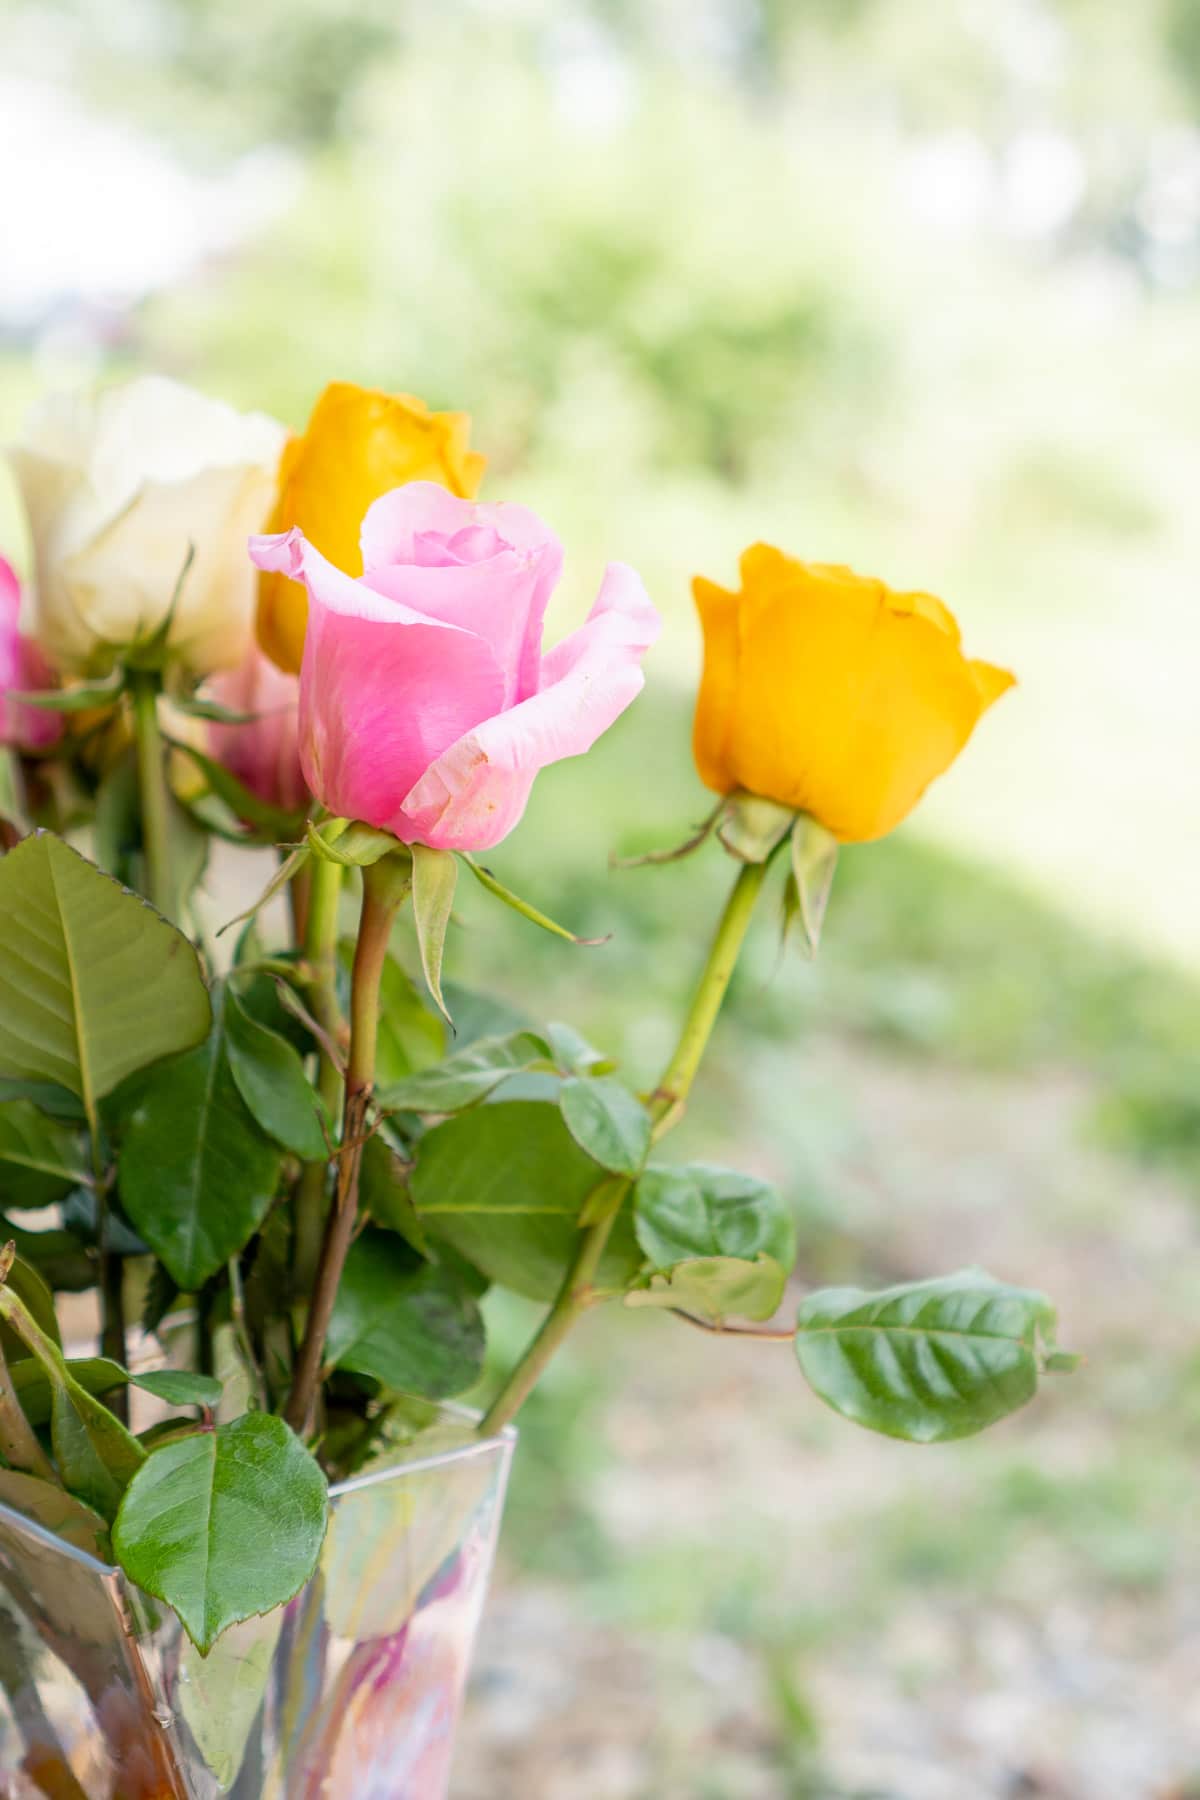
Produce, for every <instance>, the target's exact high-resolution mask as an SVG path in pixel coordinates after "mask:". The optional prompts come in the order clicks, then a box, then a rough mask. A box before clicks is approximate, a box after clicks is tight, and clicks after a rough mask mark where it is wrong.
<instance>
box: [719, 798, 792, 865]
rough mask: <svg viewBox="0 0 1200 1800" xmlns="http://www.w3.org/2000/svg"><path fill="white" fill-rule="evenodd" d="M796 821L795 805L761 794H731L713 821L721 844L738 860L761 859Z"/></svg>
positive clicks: (766, 858)
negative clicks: (765, 798)
mask: <svg viewBox="0 0 1200 1800" xmlns="http://www.w3.org/2000/svg"><path fill="white" fill-rule="evenodd" d="M795 821H796V809H795V807H792V806H781V805H780V804H779V802H778V801H777V800H764V799H763V797H762V795H761V794H747V793H742V792H740V791H739V792H738V793H736V794H731V795H730V796H729V799H728V800H727V802H726V804H725V807H724V809H723V811H722V812H721V815H720V817H719V819H718V822H717V836H718V838H719V839H720V841H721V844H722V847H723V848H724V849H726V850H728V852H729V854H730V856H736V857H737V859H738V861H739V862H747V863H765V862H767V861H768V859H769V858H770V857H771V855H772V853H773V852H774V851H775V850H776V849H777V848H778V846H779V845H780V844H781V843H782V842H783V840H784V838H785V837H786V836H787V834H788V832H789V831H790V830H791V829H792V826H793V825H794V823H795Z"/></svg>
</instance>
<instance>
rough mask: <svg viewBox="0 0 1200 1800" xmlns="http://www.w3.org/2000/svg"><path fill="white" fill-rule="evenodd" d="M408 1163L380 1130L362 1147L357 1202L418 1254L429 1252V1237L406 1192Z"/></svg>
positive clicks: (409, 1195)
mask: <svg viewBox="0 0 1200 1800" xmlns="http://www.w3.org/2000/svg"><path fill="white" fill-rule="evenodd" d="M407 1177H408V1164H407V1163H406V1162H405V1160H404V1158H403V1157H402V1156H401V1155H400V1154H399V1152H398V1151H396V1150H394V1149H393V1148H392V1146H391V1144H390V1143H388V1141H387V1139H386V1138H385V1137H384V1135H383V1132H382V1131H377V1132H376V1133H375V1134H374V1136H373V1137H370V1138H368V1139H367V1142H366V1143H365V1144H364V1146H363V1156H362V1167H361V1169H360V1171H359V1178H358V1198H359V1204H360V1205H361V1206H362V1208H363V1210H364V1211H365V1212H368V1213H370V1215H371V1217H372V1218H373V1219H374V1220H375V1222H376V1224H377V1225H384V1226H386V1227H387V1229H388V1230H389V1231H395V1232H397V1233H398V1234H399V1236H400V1237H402V1238H403V1239H404V1241H405V1243H407V1244H411V1245H412V1247H413V1249H414V1250H415V1251H416V1252H417V1254H418V1255H419V1256H426V1257H427V1256H428V1255H429V1240H428V1238H427V1237H426V1235H425V1228H424V1226H423V1225H422V1224H421V1220H420V1217H419V1216H418V1213H417V1209H416V1207H415V1206H414V1205H413V1201H412V1195H411V1194H410V1193H409V1191H408V1179H407Z"/></svg>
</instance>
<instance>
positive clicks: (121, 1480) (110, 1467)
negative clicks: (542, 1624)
mask: <svg viewBox="0 0 1200 1800" xmlns="http://www.w3.org/2000/svg"><path fill="white" fill-rule="evenodd" d="M63 1367H64V1369H65V1368H66V1365H65V1363H64V1365H63ZM50 1443H51V1445H52V1447H53V1450H54V1460H55V1462H56V1463H57V1464H58V1469H59V1473H60V1475H61V1476H62V1478H63V1481H64V1482H65V1483H66V1485H67V1487H69V1488H70V1490H71V1492H72V1493H73V1494H75V1495H77V1496H78V1498H79V1499H80V1500H83V1501H84V1502H86V1504H87V1505H88V1506H91V1507H94V1508H95V1510H96V1511H97V1512H98V1513H100V1514H101V1516H102V1517H103V1518H105V1519H111V1518H112V1516H113V1514H114V1512H115V1511H116V1508H117V1505H118V1503H119V1501H120V1498H121V1495H122V1494H123V1493H124V1491H125V1489H126V1487H127V1486H128V1485H129V1482H130V1481H131V1480H132V1479H133V1476H134V1475H135V1474H136V1473H137V1471H138V1469H139V1468H140V1467H141V1465H142V1462H143V1461H144V1459H145V1454H146V1453H145V1451H144V1450H143V1449H142V1447H141V1445H140V1444H139V1443H138V1441H137V1439H136V1438H135V1437H131V1436H130V1434H129V1432H128V1431H126V1429H125V1427H124V1425H122V1423H121V1421H120V1420H119V1419H118V1418H117V1417H116V1416H115V1415H114V1414H113V1413H110V1412H109V1410H108V1408H107V1407H106V1406H104V1405H102V1403H101V1402H100V1401H99V1400H96V1399H94V1398H93V1396H92V1395H91V1394H89V1393H88V1392H87V1389H86V1388H83V1387H80V1385H79V1384H78V1382H76V1381H74V1380H72V1379H71V1378H70V1376H69V1374H68V1375H67V1377H66V1379H63V1380H52V1383H51V1394H50Z"/></svg>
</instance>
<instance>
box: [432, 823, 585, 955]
mask: <svg viewBox="0 0 1200 1800" xmlns="http://www.w3.org/2000/svg"><path fill="white" fill-rule="evenodd" d="M413 848H414V850H415V848H416V846H415V845H414V846H413ZM436 854H441V855H444V854H445V852H437V853H436ZM461 854H462V860H463V861H464V862H465V863H466V865H467V867H468V869H470V871H471V873H472V875H473V876H474V877H475V879H476V881H477V882H478V883H479V884H480V886H481V887H485V888H486V889H487V891H488V893H489V894H493V895H494V896H495V898H496V899H497V900H502V901H503V902H504V904H505V906H510V907H511V908H512V910H513V911H514V912H516V913H520V915H521V917H522V918H523V919H528V920H529V922H530V924H531V925H540V926H541V928H542V930H543V931H549V932H551V933H552V934H553V935H554V936H555V937H560V938H565V939H566V941H567V943H568V944H582V945H586V946H588V947H589V948H590V947H592V946H594V945H596V944H605V943H607V942H608V939H607V938H581V937H576V935H575V933H574V932H573V931H568V930H567V928H566V926H565V925H559V924H557V923H556V922H555V921H554V920H553V919H551V918H549V917H547V915H546V914H545V913H544V912H539V911H538V909H537V907H536V906H531V905H530V904H529V902H528V900H522V899H521V897H520V895H519V894H514V893H513V891H512V889H511V888H506V887H505V885H504V883H503V882H502V881H497V879H496V877H495V876H494V875H493V874H492V871H491V870H490V869H485V868H484V867H483V865H482V864H481V863H477V862H476V861H475V859H474V857H472V856H468V855H467V853H466V851H465V850H464V851H463V852H462V853H461Z"/></svg>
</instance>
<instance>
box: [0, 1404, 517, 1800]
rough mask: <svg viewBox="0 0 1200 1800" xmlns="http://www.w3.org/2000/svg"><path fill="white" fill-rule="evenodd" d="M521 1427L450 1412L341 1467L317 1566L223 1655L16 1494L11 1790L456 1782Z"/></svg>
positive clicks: (3, 1583) (70, 1793)
mask: <svg viewBox="0 0 1200 1800" xmlns="http://www.w3.org/2000/svg"><path fill="white" fill-rule="evenodd" d="M431 1435H432V1437H433V1440H434V1442H435V1443H436V1446H437V1447H436V1448H435V1449H433V1450H430V1449H428V1447H427V1446H428V1445H429V1443H430V1438H431ZM513 1442H514V1434H513V1433H512V1432H511V1430H510V1431H506V1432H504V1433H502V1434H501V1435H500V1436H498V1437H495V1438H491V1439H487V1440H479V1439H477V1438H475V1437H473V1436H471V1435H470V1427H469V1425H464V1423H463V1421H462V1420H461V1418H458V1417H455V1416H453V1415H449V1414H447V1415H445V1418H444V1420H443V1423H442V1424H440V1425H439V1426H437V1427H435V1428H434V1433H433V1434H429V1433H426V1434H424V1439H423V1442H422V1445H421V1446H419V1447H417V1446H413V1447H410V1448H409V1450H408V1451H403V1450H401V1451H396V1452H392V1453H390V1454H389V1456H388V1458H387V1460H386V1462H385V1463H382V1464H376V1465H374V1466H373V1467H372V1468H371V1470H370V1471H369V1472H368V1473H366V1474H363V1475H361V1476H358V1477H356V1478H354V1479H352V1480H350V1481H346V1482H343V1483H342V1484H341V1485H340V1486H338V1487H335V1488H334V1489H333V1492H332V1502H333V1504H332V1509H331V1517H330V1527H329V1534H328V1536H327V1538H326V1541H325V1546H324V1549H323V1551H322V1555H321V1562H320V1566H319V1568H318V1570H317V1573H316V1574H315V1575H314V1576H313V1579H312V1580H311V1581H310V1582H309V1584H308V1586H307V1587H306V1588H305V1589H304V1590H303V1591H302V1592H301V1593H300V1594H298V1595H297V1596H296V1598H295V1599H294V1600H293V1601H292V1602H291V1603H290V1604H289V1605H288V1606H286V1607H283V1608H280V1609H279V1610H278V1611H276V1612H275V1613H272V1614H270V1615H268V1616H267V1617H265V1618H256V1619H248V1620H247V1621H245V1623H243V1624H241V1625H235V1626H233V1627H232V1628H231V1629H230V1630H229V1631H227V1632H226V1633H225V1634H224V1635H223V1636H222V1637H221V1638H220V1639H218V1641H217V1644H216V1645H215V1647H214V1649H213V1650H212V1651H211V1653H210V1654H209V1655H208V1656H207V1657H201V1656H199V1655H198V1653H197V1652H196V1650H195V1649H194V1647H193V1646H192V1645H191V1644H190V1643H189V1641H188V1639H187V1637H186V1636H185V1634H184V1632H183V1629H182V1627H181V1626H180V1624H179V1621H178V1619H177V1618H176V1617H175V1615H174V1613H172V1612H171V1611H170V1609H169V1608H167V1607H165V1606H163V1605H162V1604H161V1603H160V1602H158V1601H156V1600H152V1599H151V1598H150V1597H149V1596H148V1595H146V1594H144V1593H142V1592H141V1591H140V1590H139V1589H137V1588H135V1587H133V1586H132V1584H131V1583H129V1582H128V1581H127V1580H126V1579H125V1577H124V1575H123V1574H122V1573H121V1571H120V1570H119V1569H114V1568H111V1567H109V1566H107V1565H106V1564H105V1563H103V1562H100V1561H98V1560H97V1559H96V1557H95V1556H94V1555H91V1554H89V1553H88V1551H87V1550H86V1549H83V1548H81V1547H78V1546H77V1545H76V1544H73V1543H71V1542H67V1541H65V1540H64V1538H63V1537H62V1536H59V1535H56V1533H55V1532H53V1531H50V1530H47V1529H46V1528H45V1527H44V1526H43V1525H39V1524H38V1523H36V1522H35V1520H34V1519H32V1518H30V1517H27V1516H26V1515H25V1514H24V1513H23V1512H21V1511H17V1510H16V1509H15V1508H13V1507H11V1506H7V1505H2V1504H0V1800H82V1797H84V1796H86V1800H210V1797H211V1796H215V1795H219V1794H230V1795H233V1796H235V1800H334V1797H335V1796H336V1797H337V1800H444V1796H445V1795H446V1793H447V1784H448V1780H449V1769H450V1759H451V1754H452V1751H453V1741H454V1730H455V1725H456V1722H457V1718H458V1713H459V1708H460V1704H461V1701H462V1694H463V1689H464V1687H465V1684H466V1678H467V1671H468V1666H469V1663H470V1658H471V1654H472V1650H473V1647H474V1640H475V1634H476V1629H477V1627H478V1624H479V1617H480V1613H481V1611H482V1608H483V1602H484V1596H485V1593H486V1589H487V1583H488V1576H489V1572H490V1569H491V1563H492V1556H493V1552H494V1550H495V1546H496V1538H497V1535H498V1531H499V1524H500V1514H501V1509H502V1507H503V1503H504V1492H505V1487H506V1484H507V1480H508V1469H509V1463H510V1461H511V1457H512V1447H513ZM45 1491H46V1490H44V1489H43V1492H45ZM52 1498H53V1495H52V1491H51V1499H52Z"/></svg>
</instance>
